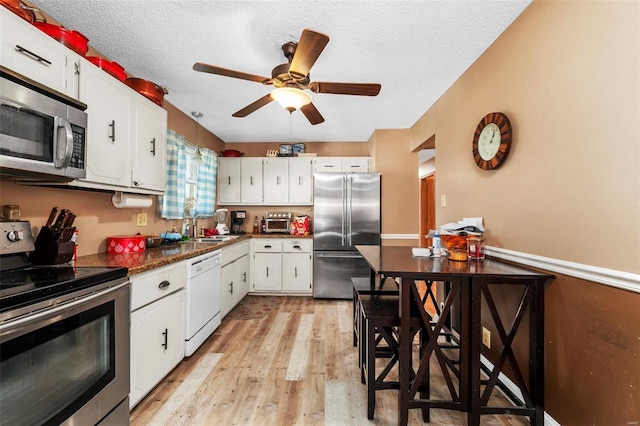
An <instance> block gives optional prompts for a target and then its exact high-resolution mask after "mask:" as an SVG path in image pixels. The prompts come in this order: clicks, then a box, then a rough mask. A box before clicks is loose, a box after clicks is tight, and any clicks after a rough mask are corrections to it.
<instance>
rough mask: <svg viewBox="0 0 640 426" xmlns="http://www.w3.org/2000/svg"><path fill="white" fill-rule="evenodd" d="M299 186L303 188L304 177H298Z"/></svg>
mask: <svg viewBox="0 0 640 426" xmlns="http://www.w3.org/2000/svg"><path fill="white" fill-rule="evenodd" d="M298 185H300V186H302V176H298Z"/></svg>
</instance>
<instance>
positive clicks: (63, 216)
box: [52, 209, 68, 232]
mask: <svg viewBox="0 0 640 426" xmlns="http://www.w3.org/2000/svg"><path fill="white" fill-rule="evenodd" d="M67 212H68V210H67V209H62V210H60V214H59V215H58V218H57V219H56V223H54V224H53V227H52V229H53V230H54V231H56V232H60V231H61V230H62V224H63V223H64V221H65V219H66V218H67Z"/></svg>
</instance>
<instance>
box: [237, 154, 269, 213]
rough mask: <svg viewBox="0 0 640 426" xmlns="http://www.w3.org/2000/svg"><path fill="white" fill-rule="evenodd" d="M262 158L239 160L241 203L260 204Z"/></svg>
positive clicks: (261, 198) (261, 197)
mask: <svg viewBox="0 0 640 426" xmlns="http://www.w3.org/2000/svg"><path fill="white" fill-rule="evenodd" d="M262 161H263V160H262V158H242V159H241V160H240V174H241V182H242V183H241V192H242V203H245V204H262V200H263V186H262Z"/></svg>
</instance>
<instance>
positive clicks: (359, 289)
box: [351, 277, 399, 383]
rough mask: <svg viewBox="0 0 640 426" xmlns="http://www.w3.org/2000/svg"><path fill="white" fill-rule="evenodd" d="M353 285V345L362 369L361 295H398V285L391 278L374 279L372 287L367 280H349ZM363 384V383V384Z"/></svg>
mask: <svg viewBox="0 0 640 426" xmlns="http://www.w3.org/2000/svg"><path fill="white" fill-rule="evenodd" d="M351 282H352V283H353V345H354V346H356V345H357V346H358V368H362V360H363V359H364V351H365V347H364V345H363V344H362V342H361V340H362V339H363V334H362V333H363V332H362V327H363V325H364V320H363V312H362V307H361V305H360V295H361V294H378V295H396V296H397V295H398V294H399V290H398V284H397V283H396V282H395V281H394V280H393V279H391V278H382V279H380V278H379V277H376V279H375V281H374V283H373V286H372V285H371V280H370V279H369V278H362V277H356V278H351ZM363 383H364V382H363Z"/></svg>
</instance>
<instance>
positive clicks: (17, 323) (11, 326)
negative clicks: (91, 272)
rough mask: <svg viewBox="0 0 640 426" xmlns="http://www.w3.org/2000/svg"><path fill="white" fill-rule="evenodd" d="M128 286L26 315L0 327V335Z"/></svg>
mask: <svg viewBox="0 0 640 426" xmlns="http://www.w3.org/2000/svg"><path fill="white" fill-rule="evenodd" d="M128 285H129V281H127V282H125V283H122V284H119V285H117V286H115V287H109V288H108V289H105V290H102V291H99V292H97V293H93V294H92V295H90V296H87V297H81V298H79V299H74V300H73V301H71V302H69V303H61V304H59V305H56V306H54V307H53V308H49V309H45V310H42V311H40V312H38V313H35V314H33V315H30V314H27V315H25V316H24V317H23V318H19V319H17V320H15V321H11V322H9V323H7V324H3V325H0V335H1V334H4V333H6V332H7V331H10V330H12V329H14V328H17V327H22V326H25V325H29V324H31V323H34V322H37V321H39V320H41V319H42V318H44V317H48V316H51V315H54V314H57V313H60V312H63V311H66V310H69V309H72V308H75V307H76V306H79V305H83V304H85V303H87V302H90V301H92V300H95V299H99V298H100V297H103V296H105V295H107V294H109V293H113V292H116V291H118V290H120V289H121V288H123V287H126V286H128Z"/></svg>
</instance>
